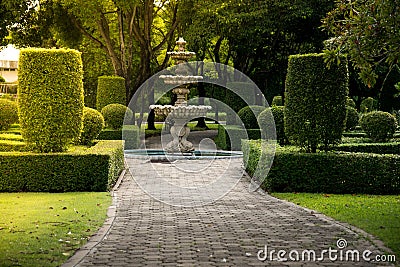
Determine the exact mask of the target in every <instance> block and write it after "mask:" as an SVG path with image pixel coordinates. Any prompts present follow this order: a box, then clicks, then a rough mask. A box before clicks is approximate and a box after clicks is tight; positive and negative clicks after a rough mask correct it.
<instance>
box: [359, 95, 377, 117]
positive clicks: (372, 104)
mask: <svg viewBox="0 0 400 267" xmlns="http://www.w3.org/2000/svg"><path fill="white" fill-rule="evenodd" d="M377 109H378V101H377V100H375V99H374V98H372V97H367V98H366V99H364V100H363V101H361V104H360V111H361V113H367V112H372V111H376V110H377Z"/></svg>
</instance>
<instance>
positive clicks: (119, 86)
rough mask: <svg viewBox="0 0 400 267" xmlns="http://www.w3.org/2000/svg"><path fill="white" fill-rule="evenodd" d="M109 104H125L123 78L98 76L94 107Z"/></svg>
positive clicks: (99, 108)
mask: <svg viewBox="0 0 400 267" xmlns="http://www.w3.org/2000/svg"><path fill="white" fill-rule="evenodd" d="M109 104H121V105H126V90H125V79H124V78H122V77H119V76H100V77H99V78H98V82H97V96H96V108H97V110H99V111H100V110H102V109H103V108H104V107H105V106H107V105H109Z"/></svg>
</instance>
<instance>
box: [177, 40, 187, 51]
mask: <svg viewBox="0 0 400 267" xmlns="http://www.w3.org/2000/svg"><path fill="white" fill-rule="evenodd" d="M176 44H177V45H178V51H179V52H184V51H185V46H186V41H185V40H184V39H183V37H179V39H178V41H176Z"/></svg>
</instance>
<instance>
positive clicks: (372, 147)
mask: <svg viewBox="0 0 400 267" xmlns="http://www.w3.org/2000/svg"><path fill="white" fill-rule="evenodd" d="M333 150H336V151H346V152H361V153H375V154H399V155H400V143H398V142H393V143H358V144H354V143H352V144H340V145H338V146H337V147H335V148H333Z"/></svg>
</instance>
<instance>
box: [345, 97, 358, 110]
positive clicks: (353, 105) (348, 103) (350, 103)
mask: <svg viewBox="0 0 400 267" xmlns="http://www.w3.org/2000/svg"><path fill="white" fill-rule="evenodd" d="M346 106H348V107H351V108H356V102H354V100H353V98H351V97H347V98H346Z"/></svg>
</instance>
